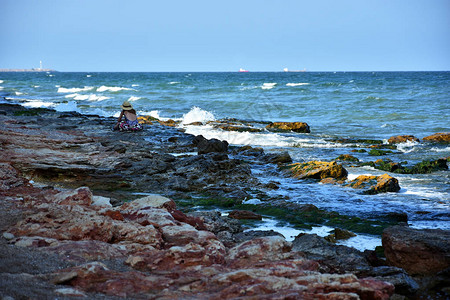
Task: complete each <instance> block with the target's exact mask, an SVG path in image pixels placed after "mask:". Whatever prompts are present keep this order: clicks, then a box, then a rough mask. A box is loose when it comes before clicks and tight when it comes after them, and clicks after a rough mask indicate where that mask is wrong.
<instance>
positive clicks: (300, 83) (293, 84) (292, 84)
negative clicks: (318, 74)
mask: <svg viewBox="0 0 450 300" xmlns="http://www.w3.org/2000/svg"><path fill="white" fill-rule="evenodd" d="M302 85H309V83H307V82H298V83H286V86H302Z"/></svg>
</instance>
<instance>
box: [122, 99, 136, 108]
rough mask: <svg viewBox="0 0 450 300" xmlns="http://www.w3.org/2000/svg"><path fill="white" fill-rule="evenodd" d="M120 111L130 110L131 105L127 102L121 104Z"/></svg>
mask: <svg viewBox="0 0 450 300" xmlns="http://www.w3.org/2000/svg"><path fill="white" fill-rule="evenodd" d="M122 109H123V110H132V109H133V106H131V103H130V102H128V101H124V102H123V104H122Z"/></svg>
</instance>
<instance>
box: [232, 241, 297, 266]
mask: <svg viewBox="0 0 450 300" xmlns="http://www.w3.org/2000/svg"><path fill="white" fill-rule="evenodd" d="M291 248H292V245H291V243H289V242H287V241H286V240H285V239H284V237H281V236H266V237H261V238H255V239H252V240H250V241H246V242H243V243H242V244H239V245H237V246H235V247H233V248H231V249H230V250H229V251H228V256H227V261H229V264H231V265H235V266H240V267H243V266H244V265H247V266H251V265H253V264H255V263H258V262H261V261H275V260H281V259H286V258H287V257H289V256H291V255H292V254H291V253H290V250H291Z"/></svg>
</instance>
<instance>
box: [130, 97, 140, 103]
mask: <svg viewBox="0 0 450 300" xmlns="http://www.w3.org/2000/svg"><path fill="white" fill-rule="evenodd" d="M139 99H141V97H136V96H131V97H130V98H129V99H128V101H130V102H133V101H136V100H139Z"/></svg>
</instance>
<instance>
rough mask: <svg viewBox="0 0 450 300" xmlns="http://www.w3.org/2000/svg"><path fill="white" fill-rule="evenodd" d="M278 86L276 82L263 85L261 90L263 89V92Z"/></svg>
mask: <svg viewBox="0 0 450 300" xmlns="http://www.w3.org/2000/svg"><path fill="white" fill-rule="evenodd" d="M276 85H277V83H276V82H270V83H263V85H262V86H261V88H262V89H263V90H270V89H273V88H274V87H275V86H276Z"/></svg>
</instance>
